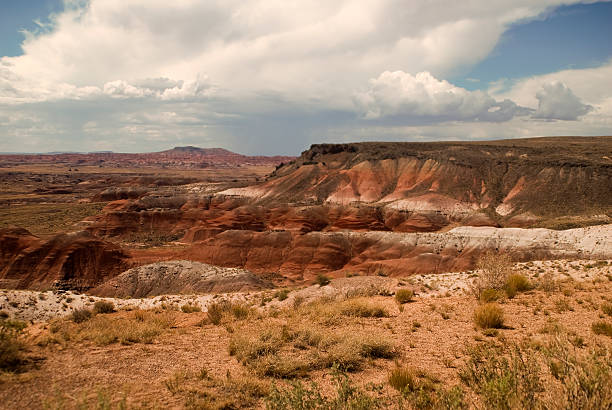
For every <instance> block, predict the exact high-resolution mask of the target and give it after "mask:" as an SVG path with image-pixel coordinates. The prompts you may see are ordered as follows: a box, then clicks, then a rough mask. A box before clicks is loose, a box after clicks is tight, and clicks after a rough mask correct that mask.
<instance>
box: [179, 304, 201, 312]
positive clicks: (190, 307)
mask: <svg viewBox="0 0 612 410" xmlns="http://www.w3.org/2000/svg"><path fill="white" fill-rule="evenodd" d="M181 310H182V311H183V313H195V312H201V311H202V308H201V307H200V305H197V304H191V303H185V304H184V305H183V306H181Z"/></svg>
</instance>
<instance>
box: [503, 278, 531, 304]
mask: <svg viewBox="0 0 612 410" xmlns="http://www.w3.org/2000/svg"><path fill="white" fill-rule="evenodd" d="M530 289H531V283H530V282H529V279H527V278H526V277H525V276H523V275H521V274H520V273H514V274H512V275H510V276H509V277H508V279H507V280H506V284H505V286H504V290H505V291H506V295H507V296H508V297H509V298H510V299H512V298H513V297H514V296H516V294H517V293H519V292H526V291H528V290H530Z"/></svg>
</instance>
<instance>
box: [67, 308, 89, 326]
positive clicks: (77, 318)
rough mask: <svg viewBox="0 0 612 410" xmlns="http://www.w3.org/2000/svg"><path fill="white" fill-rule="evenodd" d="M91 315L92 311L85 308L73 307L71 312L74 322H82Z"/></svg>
mask: <svg viewBox="0 0 612 410" xmlns="http://www.w3.org/2000/svg"><path fill="white" fill-rule="evenodd" d="M92 315H93V313H92V311H91V310H89V309H86V308H81V309H75V310H74V311H73V312H72V315H71V318H72V321H73V322H74V323H82V322H84V321H86V320H89V319H91V316H92Z"/></svg>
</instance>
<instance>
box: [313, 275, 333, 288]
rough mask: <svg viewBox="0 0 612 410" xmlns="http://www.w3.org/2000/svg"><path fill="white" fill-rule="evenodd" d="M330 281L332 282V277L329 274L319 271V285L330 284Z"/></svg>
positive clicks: (317, 280) (317, 281)
mask: <svg viewBox="0 0 612 410" xmlns="http://www.w3.org/2000/svg"><path fill="white" fill-rule="evenodd" d="M330 282H331V279H330V278H329V276H327V275H324V274H322V273H319V274H318V275H317V279H316V283H317V285H319V286H325V285H329V283H330Z"/></svg>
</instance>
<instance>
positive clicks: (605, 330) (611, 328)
mask: <svg viewBox="0 0 612 410" xmlns="http://www.w3.org/2000/svg"><path fill="white" fill-rule="evenodd" d="M591 329H593V333H595V334H596V335H606V336H610V337H612V323H608V322H604V321H603V320H600V321H598V322H595V323H593V325H592V326H591Z"/></svg>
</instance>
